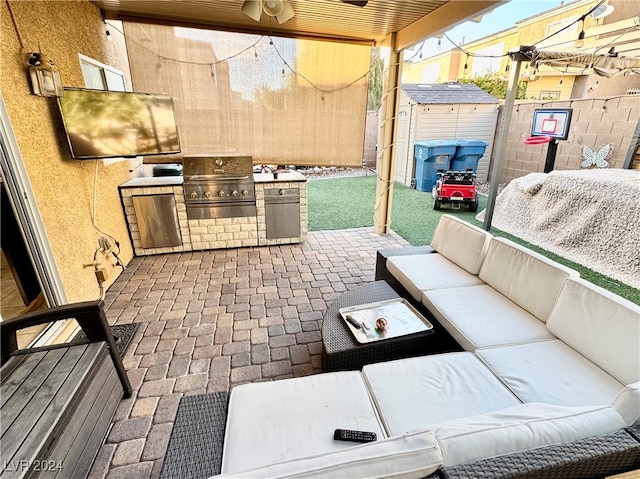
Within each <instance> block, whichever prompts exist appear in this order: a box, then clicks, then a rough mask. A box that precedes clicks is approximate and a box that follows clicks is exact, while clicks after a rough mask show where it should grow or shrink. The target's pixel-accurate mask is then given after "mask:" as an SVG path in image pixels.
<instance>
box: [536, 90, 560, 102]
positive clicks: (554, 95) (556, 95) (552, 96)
mask: <svg viewBox="0 0 640 479" xmlns="http://www.w3.org/2000/svg"><path fill="white" fill-rule="evenodd" d="M540 99H541V100H559V99H560V90H542V91H541V92H540Z"/></svg>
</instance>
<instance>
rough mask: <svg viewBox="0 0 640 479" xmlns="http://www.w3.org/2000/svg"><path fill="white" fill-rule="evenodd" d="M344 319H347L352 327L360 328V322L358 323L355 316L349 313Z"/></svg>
mask: <svg viewBox="0 0 640 479" xmlns="http://www.w3.org/2000/svg"><path fill="white" fill-rule="evenodd" d="M344 319H346V320H347V321H349V322H350V323H351V324H352V325H353V327H354V328H356V329H362V324H361V323H359V322H358V320H357V319H356V318H354V317H353V316H351V315H350V314H347V315H345V317H344Z"/></svg>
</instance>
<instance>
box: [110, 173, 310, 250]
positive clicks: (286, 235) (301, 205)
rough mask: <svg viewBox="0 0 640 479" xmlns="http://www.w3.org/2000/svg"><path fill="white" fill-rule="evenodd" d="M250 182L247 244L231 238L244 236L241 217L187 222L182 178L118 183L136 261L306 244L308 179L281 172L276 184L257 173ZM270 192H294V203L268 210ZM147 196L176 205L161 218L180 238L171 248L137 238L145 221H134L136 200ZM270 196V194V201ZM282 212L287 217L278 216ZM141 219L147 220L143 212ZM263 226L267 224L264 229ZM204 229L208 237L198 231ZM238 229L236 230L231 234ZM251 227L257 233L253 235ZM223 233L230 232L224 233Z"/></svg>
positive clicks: (271, 206)
mask: <svg viewBox="0 0 640 479" xmlns="http://www.w3.org/2000/svg"><path fill="white" fill-rule="evenodd" d="M253 178H254V182H255V192H256V203H257V218H256V217H254V218H253V224H254V226H253V228H254V230H253V233H252V234H250V235H249V239H246V240H243V239H241V240H238V239H237V238H235V237H234V235H236V236H237V235H243V234H244V233H245V232H244V231H242V230H244V229H246V228H248V227H249V224H245V223H244V222H245V221H246V219H244V218H225V219H220V220H189V219H188V218H187V210H186V204H185V198H184V191H183V188H182V183H183V177H182V176H159V177H139V178H132V179H130V180H128V181H126V182H125V183H123V184H121V185H120V186H119V187H118V188H119V190H120V197H121V200H122V207H123V210H124V214H125V218H126V220H127V226H128V228H129V235H130V238H131V242H132V243H133V249H134V251H135V254H136V256H144V255H150V254H162V253H176V252H182V251H194V250H201V249H214V248H234V247H238V246H258V245H260V246H263V245H275V244H291V243H302V242H304V241H305V240H306V238H307V178H306V177H305V176H304V175H302V174H300V173H297V172H295V171H290V172H288V173H279V174H278V178H275V179H274V178H273V174H271V173H257V174H254V175H253ZM273 189H278V190H283V191H286V192H287V193H292V195H291V197H292V198H293V201H294V202H295V203H293V204H292V203H288V204H287V205H282V204H278V205H270V204H269V201H267V202H266V203H265V191H267V190H272V191H273ZM274 193H275V192H274ZM149 196H156V197H158V196H162V197H165V199H167V198H166V197H167V196H172V197H173V202H172V203H173V204H175V210H174V211H172V212H171V213H170V214H169V215H164V217H165V218H164V219H165V220H166V219H167V216H169V217H171V218H173V219H172V223H175V224H174V225H173V226H174V227H175V229H176V232H177V234H178V236H179V241H176V242H175V243H172V244H170V245H162V246H153V247H151V246H149V244H145V242H144V241H143V238H142V237H141V226H142V225H141V224H140V223H145V222H147V221H146V220H145V218H139V217H137V216H136V207H135V206H134V198H135V197H149ZM267 196H268V197H269V193H267ZM273 196H274V195H271V197H273ZM139 199H142V198H139ZM136 201H138V200H136ZM280 212H283V213H286V214H280ZM142 214H143V215H145V216H146V214H145V213H142ZM267 217H268V219H267ZM292 217H296V218H299V224H297V225H294V226H292V221H291V218H292ZM285 218H288V219H289V221H286V223H287V225H285V227H284V229H283V227H282V224H281V223H282V221H283V220H284V219H285ZM267 222H268V223H269V224H268V225H267ZM150 223H151V224H155V223H156V221H155V220H154V219H151V220H150ZM201 223H202V224H201ZM209 223H215V224H209ZM227 223H228V224H227ZM203 228H205V229H206V230H207V232H204V231H202V230H203ZM238 228H239V229H240V231H239V232H237V233H235V230H236V229H238ZM255 228H257V232H256V230H255ZM227 229H228V230H230V231H229V232H227V231H226V230H227ZM143 230H144V228H143ZM218 230H220V231H218ZM222 230H224V231H222ZM231 230H233V231H231ZM221 231H222V232H221ZM256 235H257V238H256ZM174 236H175V234H174ZM251 238H253V239H251ZM178 243H180V244H178Z"/></svg>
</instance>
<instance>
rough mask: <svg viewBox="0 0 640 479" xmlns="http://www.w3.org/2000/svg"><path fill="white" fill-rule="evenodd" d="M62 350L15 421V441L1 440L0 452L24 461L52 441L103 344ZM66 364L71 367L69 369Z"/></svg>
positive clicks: (103, 350) (103, 349)
mask: <svg viewBox="0 0 640 479" xmlns="http://www.w3.org/2000/svg"><path fill="white" fill-rule="evenodd" d="M62 351H63V352H65V351H66V353H65V354H64V361H60V364H58V366H57V367H56V368H55V369H54V370H53V371H52V372H51V374H50V375H49V377H48V378H47V379H46V380H45V381H44V382H43V383H42V387H41V388H40V389H39V390H38V392H37V393H36V394H35V395H34V396H33V398H32V399H31V401H30V402H29V403H28V404H27V405H26V407H25V408H24V411H23V412H22V414H21V415H20V417H19V418H18V419H17V420H16V421H14V424H13V427H12V429H13V431H12V435H14V436H15V437H16V439H17V440H16V441H15V442H8V444H5V441H4V440H3V451H2V454H3V455H5V454H7V455H9V457H10V458H13V457H14V456H15V457H17V458H20V459H27V460H29V459H35V458H37V457H38V456H39V454H40V451H42V448H43V447H47V446H48V444H47V443H49V442H50V441H51V440H52V433H53V432H54V430H55V428H56V426H58V425H59V420H60V418H61V416H62V415H63V413H64V411H65V410H66V409H67V408H68V407H69V403H70V402H71V401H72V399H73V397H74V396H75V395H76V394H77V393H78V390H79V389H80V388H81V387H82V384H83V382H84V381H85V380H86V378H87V376H90V375H91V374H93V372H95V371H94V367H95V364H96V362H97V361H99V359H100V357H101V356H103V355H104V354H106V349H105V344H104V343H92V344H89V345H81V346H72V347H69V348H68V349H66V350H62ZM69 366H71V368H72V369H71V370H70V371H69V370H68V368H69ZM25 434H26V438H25V437H24V436H25ZM21 436H22V437H21ZM9 437H11V436H9ZM18 440H19V442H18ZM5 449H8V450H7V451H5Z"/></svg>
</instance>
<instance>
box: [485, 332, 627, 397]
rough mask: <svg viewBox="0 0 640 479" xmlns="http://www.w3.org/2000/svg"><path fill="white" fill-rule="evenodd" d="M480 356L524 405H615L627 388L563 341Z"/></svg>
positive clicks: (490, 350) (506, 348)
mask: <svg viewBox="0 0 640 479" xmlns="http://www.w3.org/2000/svg"><path fill="white" fill-rule="evenodd" d="M476 355H477V356H478V357H479V358H480V359H481V360H482V361H484V363H485V364H487V365H488V366H489V368H491V370H492V371H493V372H494V373H495V374H496V375H497V376H498V377H499V378H500V379H501V380H502V381H503V382H504V383H505V384H506V385H507V386H508V387H509V388H510V389H511V390H512V391H513V392H514V393H515V394H516V395H517V396H518V397H519V398H520V399H521V400H522V402H543V403H549V404H557V405H560V406H594V405H595V406H599V405H603V404H607V405H611V404H613V401H614V399H615V398H616V396H617V395H618V394H619V393H620V391H622V389H623V388H624V384H622V383H620V382H619V381H617V380H616V379H615V378H613V377H612V376H610V375H609V374H607V373H606V372H605V371H603V370H602V369H600V368H599V367H598V366H596V365H595V364H594V363H592V362H591V361H589V360H588V359H587V358H585V357H584V356H582V355H581V354H580V353H578V352H577V351H575V350H574V349H571V348H570V347H569V346H567V345H566V344H564V343H563V342H562V341H560V340H559V339H555V340H552V341H540V342H537V343H528V344H519V345H515V346H502V347H496V348H486V349H478V350H477V351H476Z"/></svg>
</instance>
